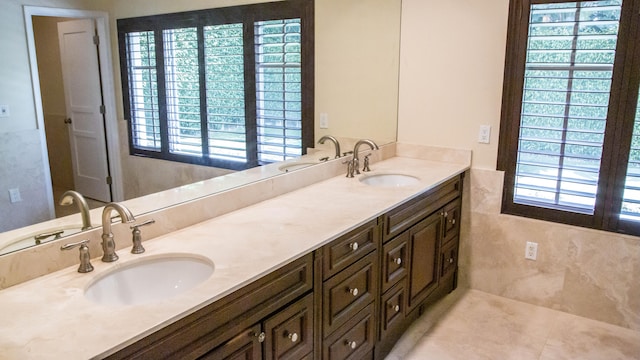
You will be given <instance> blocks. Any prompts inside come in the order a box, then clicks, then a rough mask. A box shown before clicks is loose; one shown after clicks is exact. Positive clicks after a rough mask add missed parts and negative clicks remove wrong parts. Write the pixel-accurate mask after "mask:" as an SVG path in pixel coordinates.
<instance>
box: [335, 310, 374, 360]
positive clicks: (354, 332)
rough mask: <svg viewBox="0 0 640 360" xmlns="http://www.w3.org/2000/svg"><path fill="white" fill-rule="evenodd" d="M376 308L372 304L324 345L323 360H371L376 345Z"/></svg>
mask: <svg viewBox="0 0 640 360" xmlns="http://www.w3.org/2000/svg"><path fill="white" fill-rule="evenodd" d="M373 309H374V306H373V304H370V305H369V306H367V307H366V308H365V309H363V310H362V311H360V312H359V313H357V314H356V315H355V316H354V317H352V318H351V319H350V320H349V321H348V322H347V323H345V324H344V326H342V327H340V328H339V329H338V330H337V331H336V332H335V333H334V334H332V335H331V336H330V337H329V338H327V339H326V340H325V341H324V342H323V344H322V359H323V360H343V359H349V360H360V359H365V358H367V356H369V357H368V358H371V355H370V353H371V350H372V349H373V345H374V343H375V318H374V311H373Z"/></svg>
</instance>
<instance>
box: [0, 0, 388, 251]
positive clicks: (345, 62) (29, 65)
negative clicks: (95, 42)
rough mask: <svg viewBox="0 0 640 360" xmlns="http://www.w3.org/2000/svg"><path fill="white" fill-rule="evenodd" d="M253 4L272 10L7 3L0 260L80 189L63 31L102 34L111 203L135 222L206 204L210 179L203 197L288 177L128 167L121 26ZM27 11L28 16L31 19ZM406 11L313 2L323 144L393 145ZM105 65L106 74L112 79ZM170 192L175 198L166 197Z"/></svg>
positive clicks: (159, 165)
mask: <svg viewBox="0 0 640 360" xmlns="http://www.w3.org/2000/svg"><path fill="white" fill-rule="evenodd" d="M256 2H266V1H261V0H245V1H232V0H213V1H212V0H198V1H189V2H176V1H172V0H137V1H130V0H102V1H93V0H84V1H72V0H40V1H36V2H35V3H34V2H33V1H27V0H12V1H10V2H9V3H8V4H5V7H4V10H3V12H2V13H0V23H1V24H3V25H2V30H3V37H2V38H1V39H0V44H2V48H3V49H4V51H6V52H7V53H11V54H12V56H4V57H2V59H1V60H0V77H1V78H2V79H3V81H2V82H1V83H0V105H5V106H6V108H7V109H8V111H7V113H5V114H0V151H1V154H2V155H0V254H2V253H3V252H4V253H6V252H7V249H5V251H3V249H2V248H3V247H6V246H7V244H8V242H10V239H13V238H17V237H20V236H23V235H25V234H28V235H29V236H30V237H31V239H29V241H28V242H26V243H25V244H27V246H29V245H28V244H31V243H30V242H31V241H32V240H33V239H32V236H33V234H35V233H41V232H43V231H44V230H49V227H47V225H46V224H47V223H48V220H49V219H51V218H54V217H55V216H56V214H55V210H50V209H53V208H54V206H53V204H56V203H58V202H59V200H60V196H61V193H62V192H63V191H65V190H70V189H74V180H73V173H72V172H73V165H72V162H71V154H70V150H69V130H68V124H66V123H65V120H66V119H67V118H68V116H67V113H68V109H67V108H66V105H65V92H64V87H63V79H62V68H63V66H64V65H63V61H64V56H63V55H62V54H60V50H59V40H58V36H59V35H58V23H60V22H66V21H68V20H75V19H79V18H92V19H94V20H95V22H96V24H97V31H98V33H99V35H101V37H103V38H108V39H109V41H108V42H107V43H106V44H102V46H103V49H105V50H106V51H105V52H106V54H101V56H107V58H106V59H107V60H108V61H101V62H100V64H99V66H101V69H102V70H103V71H104V74H108V76H107V77H106V78H105V75H103V78H102V82H103V84H106V87H105V88H106V89H108V93H107V94H104V97H105V103H106V105H107V114H108V115H107V116H106V122H107V125H106V126H105V129H106V132H107V134H106V139H107V141H106V143H107V144H106V149H105V152H106V153H107V155H108V157H109V166H110V167H111V168H112V173H111V175H112V176H113V177H114V183H113V188H114V191H113V192H112V196H113V198H112V199H111V200H114V201H116V200H117V201H122V200H125V201H126V202H127V204H130V205H131V207H130V208H131V210H132V211H133V212H134V213H135V214H136V215H139V214H143V213H146V212H149V211H153V210H156V209H158V208H161V207H164V206H168V205H172V204H175V203H177V202H181V201H187V200H190V199H192V198H193V197H197V196H203V195H206V194H203V193H202V188H200V187H201V186H200V184H201V183H202V181H203V180H205V179H211V178H216V179H222V180H220V181H218V182H217V184H216V186H215V187H213V188H209V190H207V191H216V189H223V188H229V187H235V186H239V185H241V184H242V181H255V180H257V179H261V178H264V177H267V176H274V175H281V173H280V172H273V171H266V170H261V169H250V170H247V172H251V176H246V177H244V179H245V180H242V181H240V180H239V179H240V178H241V177H240V176H237V175H236V174H234V173H233V172H231V171H229V170H224V169H218V168H211V167H204V166H196V165H188V164H182V163H175V162H169V161H164V160H155V159H145V158H141V157H135V156H130V155H129V150H128V144H127V124H126V122H125V121H124V118H125V115H124V114H123V109H122V90H121V89H122V87H121V84H120V69H119V53H118V47H117V36H116V20H117V19H121V18H128V17H136V16H146V15H156V14H164V13H172V12H182V11H190V10H199V9H205V8H212V7H224V6H232V5H239V4H251V3H256ZM25 6H26V8H28V9H29V11H31V13H29V14H28V16H27V17H25ZM400 12H401V0H315V34H314V36H315V59H314V60H315V116H314V118H315V119H316V122H315V127H314V133H315V139H316V141H317V140H318V139H319V138H320V137H322V136H324V135H333V136H336V137H338V138H347V139H359V138H370V139H374V140H375V141H377V142H378V143H379V144H384V143H386V142H391V141H394V140H395V138H396V129H397V106H398V70H399V44H400ZM25 19H26V21H25ZM104 59H105V58H103V60H104ZM105 63H107V64H105ZM107 65H108V66H110V67H109V68H105V66H107ZM34 79H35V80H37V81H34ZM110 110H111V111H110ZM321 117H322V118H323V119H324V120H325V121H327V122H328V127H327V128H325V127H324V126H323V127H322V128H321V127H320V124H319V119H320V118H321ZM115 144H118V145H115ZM45 149H46V150H45ZM42 154H46V155H47V156H46V157H45V156H43V155H42ZM224 179H228V181H227V180H224ZM188 184H193V185H188ZM167 189H172V190H170V191H169V193H168V194H169V195H168V196H167V191H165V190H167ZM54 190H55V191H54ZM159 191H164V193H165V195H164V196H158V197H157V201H155V200H152V201H138V200H139V199H140V198H141V197H145V198H146V199H149V198H150V197H151V199H154V198H153V197H154V196H155V194H157V193H158V192H159ZM90 203H92V202H91V201H90ZM143 204H144V205H143ZM150 204H153V205H150ZM100 205H101V203H100V202H95V203H93V206H94V207H99V206H100ZM67 209H68V210H69V211H70V212H75V211H76V210H75V206H70V207H64V209H63V208H59V210H58V211H59V212H60V211H63V210H67ZM58 216H60V213H59V214H58ZM66 218H73V220H70V223H74V222H79V219H80V217H79V216H78V215H75V214H74V215H69V216H67V217H66ZM66 218H65V219H66ZM43 224H44V225H43ZM96 225H99V224H94V226H96ZM78 230H79V229H78ZM71 232H73V230H71ZM12 234H15V235H12ZM65 234H70V232H67V233H65ZM31 245H32V244H31ZM20 246H22V245H20ZM16 249H17V248H16V247H12V248H11V247H10V248H9V250H16Z"/></svg>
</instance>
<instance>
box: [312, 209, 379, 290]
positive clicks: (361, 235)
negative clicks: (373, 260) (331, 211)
mask: <svg viewBox="0 0 640 360" xmlns="http://www.w3.org/2000/svg"><path fill="white" fill-rule="evenodd" d="M378 234H379V231H378V221H377V220H373V221H370V222H368V223H366V224H365V225H362V226H360V227H358V228H357V229H355V230H352V231H350V232H349V233H347V234H346V235H344V236H341V237H340V238H339V239H336V240H334V241H333V242H331V243H330V244H329V245H327V246H325V247H324V248H323V252H324V253H323V259H324V263H323V271H322V279H323V280H326V279H328V278H330V277H331V276H333V275H335V274H337V273H338V272H340V271H341V270H344V269H346V268H347V267H348V266H349V265H351V264H353V263H354V262H356V261H357V260H358V259H360V258H362V257H363V256H364V255H366V254H368V253H370V252H371V251H373V250H375V249H376V248H377V246H378V241H377V239H378V236H379V235H378Z"/></svg>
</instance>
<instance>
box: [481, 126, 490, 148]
mask: <svg viewBox="0 0 640 360" xmlns="http://www.w3.org/2000/svg"><path fill="white" fill-rule="evenodd" d="M478 142H479V143H481V144H488V143H490V142H491V125H480V131H479V132H478Z"/></svg>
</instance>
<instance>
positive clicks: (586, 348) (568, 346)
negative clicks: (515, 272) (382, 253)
mask: <svg viewBox="0 0 640 360" xmlns="http://www.w3.org/2000/svg"><path fill="white" fill-rule="evenodd" d="M434 313H437V315H435V314H434ZM430 359H434V360H458V359H459V360H475V359H478V360H484V359H487V360H494V359H495V360H509V359H514V360H528V359H539V360H558V359H580V360H583V359H584V360H590V359H594V360H610V359H624V360H627V359H640V332H636V331H633V330H629V329H625V328H621V327H617V326H614V325H610V324H607V323H602V322H598V321H594V320H590V319H585V318H581V317H578V316H574V315H570V314H566V313H563V312H560V311H556V310H551V309H548V308H545V307H540V306H535V305H530V304H526V303H522V302H519V301H514V300H510V299H506V298H502V297H499V296H495V295H491V294H488V293H484V292H481V291H477V290H466V291H465V290H456V292H454V293H453V294H451V295H449V296H448V297H446V298H445V299H443V300H442V301H441V302H439V303H437V304H436V305H434V307H432V308H430V309H428V310H427V312H426V313H425V315H423V316H422V317H421V318H420V319H418V320H417V321H416V322H415V323H414V324H413V325H412V326H411V327H410V328H409V329H408V330H407V331H406V333H405V334H404V335H403V337H402V338H401V339H400V340H399V341H398V343H397V344H396V347H394V348H393V350H392V351H391V353H390V354H389V355H388V356H387V358H386V360H430Z"/></svg>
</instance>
